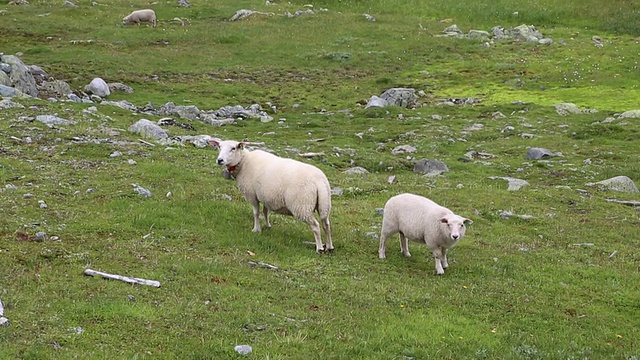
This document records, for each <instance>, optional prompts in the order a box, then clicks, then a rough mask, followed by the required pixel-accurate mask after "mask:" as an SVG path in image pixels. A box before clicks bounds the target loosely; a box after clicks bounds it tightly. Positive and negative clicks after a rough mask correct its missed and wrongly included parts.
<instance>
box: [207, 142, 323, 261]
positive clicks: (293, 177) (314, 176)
mask: <svg viewBox="0 0 640 360" xmlns="http://www.w3.org/2000/svg"><path fill="white" fill-rule="evenodd" d="M209 144H210V145H211V146H213V147H214V148H218V149H219V150H220V152H219V154H218V160H217V164H218V165H221V166H225V167H226V172H227V173H228V174H229V176H230V177H232V178H235V180H236V182H237V184H238V188H239V189H240V192H241V193H242V194H243V195H244V197H245V198H246V199H247V201H249V203H250V204H251V205H252V206H253V232H260V231H261V230H262V229H261V228H260V203H262V208H263V214H264V219H265V226H266V227H267V228H269V227H271V223H270V222H269V212H270V211H273V212H275V213H278V214H284V215H293V216H294V217H295V218H297V219H298V220H301V221H304V222H305V223H307V224H308V225H309V227H311V231H313V236H314V238H315V241H316V251H317V252H322V251H325V250H327V251H329V250H333V242H332V240H331V226H330V224H329V213H330V212H331V186H330V185H329V180H327V177H326V176H325V174H324V173H323V172H322V171H321V170H320V169H318V168H317V167H315V166H313V165H309V164H306V163H303V162H300V161H296V160H293V159H286V158H281V157H278V156H276V155H273V154H270V153H268V152H266V151H262V150H254V151H249V150H247V149H245V145H246V143H243V142H237V141H215V140H211V141H209ZM316 211H317V212H318V214H319V216H320V223H318V220H316V218H315V212H316ZM320 225H322V230H324V233H325V238H326V247H325V246H324V245H323V244H322V238H321V232H320Z"/></svg>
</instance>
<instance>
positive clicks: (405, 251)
mask: <svg viewBox="0 0 640 360" xmlns="http://www.w3.org/2000/svg"><path fill="white" fill-rule="evenodd" d="M400 250H401V251H402V255H404V256H406V257H411V253H410V252H409V240H408V239H407V237H406V236H404V234H403V233H400Z"/></svg>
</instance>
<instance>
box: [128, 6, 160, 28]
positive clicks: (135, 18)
mask: <svg viewBox="0 0 640 360" xmlns="http://www.w3.org/2000/svg"><path fill="white" fill-rule="evenodd" d="M141 22H148V23H150V24H151V26H153V27H156V24H157V21H156V12H155V11H153V10H151V9H144V10H136V11H134V12H132V13H131V14H129V15H127V16H125V17H124V18H122V23H123V24H125V25H129V24H137V25H140V23H141Z"/></svg>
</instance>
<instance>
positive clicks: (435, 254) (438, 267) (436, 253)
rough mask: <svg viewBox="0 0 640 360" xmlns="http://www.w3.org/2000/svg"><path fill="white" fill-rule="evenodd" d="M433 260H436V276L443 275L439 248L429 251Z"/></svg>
mask: <svg viewBox="0 0 640 360" xmlns="http://www.w3.org/2000/svg"><path fill="white" fill-rule="evenodd" d="M431 252H432V253H433V258H434V259H435V260H436V274H437V275H444V269H443V268H442V251H441V250H440V248H439V247H438V248H435V249H431Z"/></svg>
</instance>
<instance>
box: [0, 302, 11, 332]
mask: <svg viewBox="0 0 640 360" xmlns="http://www.w3.org/2000/svg"><path fill="white" fill-rule="evenodd" d="M0 326H9V319H7V318H6V317H4V305H2V300H0Z"/></svg>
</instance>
